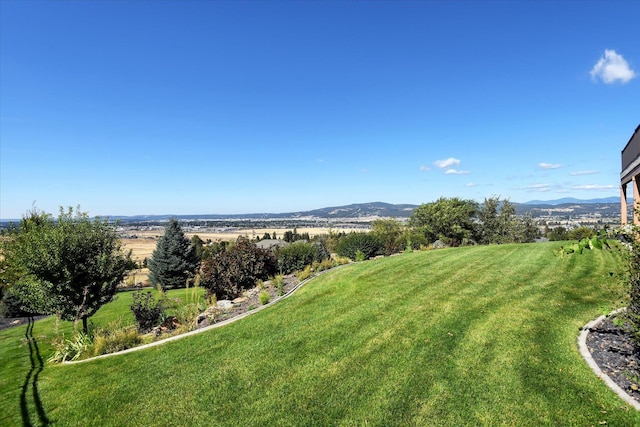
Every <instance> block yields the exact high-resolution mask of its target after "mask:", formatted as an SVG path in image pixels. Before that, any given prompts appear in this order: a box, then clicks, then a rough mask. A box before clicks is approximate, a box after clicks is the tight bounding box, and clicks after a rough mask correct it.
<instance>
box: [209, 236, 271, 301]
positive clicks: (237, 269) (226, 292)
mask: <svg viewBox="0 0 640 427" xmlns="http://www.w3.org/2000/svg"><path fill="white" fill-rule="evenodd" d="M276 268H277V260H276V257H275V255H274V254H273V253H272V252H271V251H270V250H268V249H260V248H257V247H256V246H255V245H254V244H253V243H251V242H250V241H249V239H247V238H246V237H243V236H240V237H238V239H237V240H236V243H235V244H234V245H232V246H231V247H230V248H228V249H227V250H224V251H221V252H218V253H216V254H214V255H213V256H211V257H207V258H206V259H205V260H204V261H203V262H202V267H201V269H200V277H201V282H200V284H201V285H202V286H203V287H204V288H205V289H207V292H208V293H209V295H215V296H216V298H218V299H233V298H236V297H238V296H239V295H240V293H241V292H242V291H243V290H245V289H250V288H252V287H253V286H255V283H256V281H257V280H259V279H262V280H264V279H266V278H268V277H269V276H270V275H273V274H275V272H276Z"/></svg>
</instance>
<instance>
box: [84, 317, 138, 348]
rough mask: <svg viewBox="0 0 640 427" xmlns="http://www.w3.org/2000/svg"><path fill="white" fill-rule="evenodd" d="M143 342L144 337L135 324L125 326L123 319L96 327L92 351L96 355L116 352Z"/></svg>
mask: <svg viewBox="0 0 640 427" xmlns="http://www.w3.org/2000/svg"><path fill="white" fill-rule="evenodd" d="M142 342H143V338H142V336H141V335H140V333H138V331H137V330H136V327H135V326H123V325H122V322H121V321H116V322H112V323H110V324H109V325H108V326H107V327H106V328H98V329H96V331H95V332H94V336H93V345H92V346H91V353H92V354H93V355H94V356H99V355H101V354H108V353H115V352H116V351H122V350H126V349H128V348H132V347H135V346H137V345H140V344H141V343H142Z"/></svg>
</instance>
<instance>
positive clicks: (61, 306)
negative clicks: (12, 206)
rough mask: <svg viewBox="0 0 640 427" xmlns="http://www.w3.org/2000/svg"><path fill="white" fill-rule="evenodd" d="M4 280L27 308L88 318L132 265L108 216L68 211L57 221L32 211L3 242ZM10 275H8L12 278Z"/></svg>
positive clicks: (64, 315) (66, 317)
mask: <svg viewBox="0 0 640 427" xmlns="http://www.w3.org/2000/svg"><path fill="white" fill-rule="evenodd" d="M2 251H3V254H4V256H5V260H6V261H5V268H4V270H3V271H2V275H3V276H5V279H3V281H4V280H7V281H8V280H13V281H14V283H13V285H16V289H17V290H18V293H20V298H22V300H23V302H26V301H28V302H29V304H30V305H31V306H30V307H27V308H28V311H32V312H39V313H42V312H46V313H56V314H58V315H59V316H60V317H61V318H62V319H64V320H72V321H74V322H76V321H78V320H79V319H81V320H82V322H83V330H84V331H85V333H86V332H87V318H89V317H90V316H92V315H93V314H94V313H95V312H96V311H97V310H98V309H99V308H100V307H101V306H102V305H104V304H105V303H107V302H109V301H111V300H112V299H113V296H114V295H115V292H116V287H117V285H118V284H119V283H120V282H122V280H123V278H124V276H125V274H126V271H127V268H128V266H129V265H130V263H131V253H130V252H129V254H125V253H124V252H123V251H122V248H121V243H120V240H119V239H118V237H117V235H116V231H115V227H113V225H111V224H109V222H108V220H106V219H104V220H103V219H100V218H95V219H94V220H93V221H92V220H91V219H89V217H88V215H87V214H86V213H84V212H80V210H79V208H78V209H77V210H76V212H75V213H74V211H73V209H72V208H69V209H68V210H67V211H66V212H65V211H64V210H63V209H62V208H61V209H60V214H59V215H58V218H57V220H55V221H54V220H53V219H52V218H51V216H50V215H48V214H46V213H39V212H37V211H35V210H34V211H32V212H30V214H29V215H28V216H27V217H25V218H23V219H22V221H21V222H20V226H19V228H18V229H16V230H14V232H13V233H12V235H11V236H10V237H9V238H7V239H6V240H4V241H3V246H2ZM7 277H8V278H9V279H7Z"/></svg>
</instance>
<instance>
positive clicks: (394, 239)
mask: <svg viewBox="0 0 640 427" xmlns="http://www.w3.org/2000/svg"><path fill="white" fill-rule="evenodd" d="M371 234H373V235H374V236H376V237H377V238H378V240H379V241H380V242H381V243H382V246H383V247H384V254H385V255H391V254H394V253H397V252H400V251H401V250H403V249H406V246H407V245H406V240H404V242H403V241H402V240H403V239H401V235H402V224H400V222H399V221H398V220H395V219H376V220H374V221H373V222H372V223H371ZM403 244H404V246H403Z"/></svg>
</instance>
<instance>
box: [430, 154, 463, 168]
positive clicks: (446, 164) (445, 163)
mask: <svg viewBox="0 0 640 427" xmlns="http://www.w3.org/2000/svg"><path fill="white" fill-rule="evenodd" d="M433 164H434V165H436V166H437V167H439V168H440V169H447V168H450V167H451V166H460V159H456V158H454V157H449V158H448V159H444V160H436V161H435V162H433Z"/></svg>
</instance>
